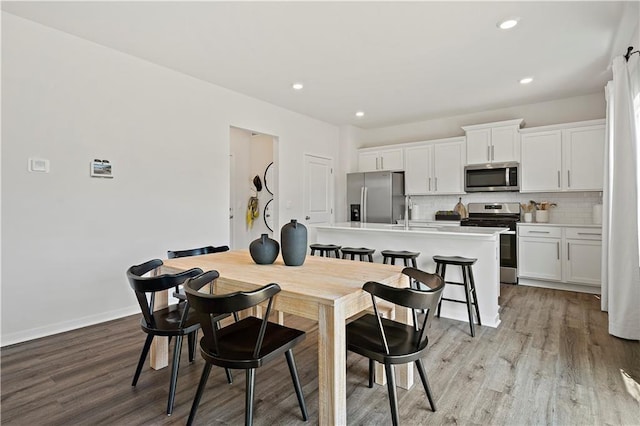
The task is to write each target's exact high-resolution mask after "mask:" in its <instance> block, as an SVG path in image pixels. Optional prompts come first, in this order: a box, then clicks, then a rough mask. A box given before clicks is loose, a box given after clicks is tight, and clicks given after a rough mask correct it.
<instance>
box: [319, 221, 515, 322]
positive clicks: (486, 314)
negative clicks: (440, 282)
mask: <svg viewBox="0 0 640 426" xmlns="http://www.w3.org/2000/svg"><path fill="white" fill-rule="evenodd" d="M311 229H312V231H311V233H310V235H311V240H310V242H317V243H321V244H335V245H338V246H341V247H367V248H370V249H373V250H375V252H374V254H373V261H374V262H382V256H381V252H382V250H408V251H413V252H417V253H419V255H418V258H417V267H418V269H421V270H423V271H425V272H432V273H433V272H434V271H435V269H436V268H435V267H436V265H435V263H434V261H433V256H435V255H440V256H463V257H469V258H474V259H477V261H476V263H475V264H474V265H473V275H474V277H475V283H476V295H477V298H478V306H479V308H480V316H481V318H482V325H483V326H489V327H497V326H498V325H499V324H500V313H499V310H500V306H499V304H498V296H499V295H500V235H501V234H502V233H505V232H509V230H508V229H507V228H482V227H472V226H450V225H442V226H438V224H437V223H435V224H434V223H424V224H423V223H415V222H414V223H410V226H408V227H407V228H405V226H404V225H403V224H393V225H392V224H382V223H360V222H341V223H336V224H333V225H311ZM349 262H351V260H349ZM462 278H463V277H462V274H461V271H460V268H459V267H449V268H447V277H446V279H447V281H449V282H461V281H462ZM443 297H447V298H452V299H458V300H464V288H463V287H462V286H456V285H447V286H445V289H444V295H443ZM441 315H442V316H443V317H446V318H452V319H456V320H460V321H464V322H467V321H468V318H467V317H468V313H467V309H466V306H465V304H464V303H455V302H448V301H445V302H444V303H442V311H441Z"/></svg>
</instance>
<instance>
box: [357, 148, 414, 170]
mask: <svg viewBox="0 0 640 426" xmlns="http://www.w3.org/2000/svg"><path fill="white" fill-rule="evenodd" d="M403 169H404V157H403V149H402V148H384V149H381V148H365V149H361V150H359V151H358V171H359V172H375V171H380V170H403Z"/></svg>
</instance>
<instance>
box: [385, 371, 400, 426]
mask: <svg viewBox="0 0 640 426" xmlns="http://www.w3.org/2000/svg"><path fill="white" fill-rule="evenodd" d="M384 369H385V372H386V373H387V389H388V390H389V405H391V421H392V422H393V426H398V396H397V395H396V377H395V374H394V373H393V365H391V364H385V365H384Z"/></svg>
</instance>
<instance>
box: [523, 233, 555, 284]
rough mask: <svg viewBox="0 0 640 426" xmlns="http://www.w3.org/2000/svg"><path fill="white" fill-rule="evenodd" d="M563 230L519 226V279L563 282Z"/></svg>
mask: <svg viewBox="0 0 640 426" xmlns="http://www.w3.org/2000/svg"><path fill="white" fill-rule="evenodd" d="M561 236H562V229H561V228H553V227H541V226H522V225H520V226H518V277H519V278H525V277H526V278H537V279H542V280H551V281H561V280H562V259H561V254H560V250H561V244H562V238H561Z"/></svg>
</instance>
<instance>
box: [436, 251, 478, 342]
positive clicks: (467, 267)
mask: <svg viewBox="0 0 640 426" xmlns="http://www.w3.org/2000/svg"><path fill="white" fill-rule="evenodd" d="M477 260H478V259H473V258H469V257H461V256H433V261H434V262H435V263H436V274H438V275H440V276H441V277H442V279H443V280H444V279H445V278H444V276H445V273H446V271H447V265H456V266H460V267H461V268H462V281H463V282H461V283H458V282H452V281H446V280H445V283H446V284H454V285H461V286H463V287H464V290H465V291H464V295H465V300H458V299H448V298H446V297H442V298H440V303H438V312H437V316H438V318H439V317H440V307H441V305H442V301H443V300H446V301H449V302H457V303H466V304H467V312H468V313H469V328H471V337H474V336H475V335H476V333H475V329H474V321H473V312H472V310H471V305H473V306H474V308H475V311H476V317H477V318H478V325H482V322H481V321H480V310H479V309H478V298H477V297H476V284H475V282H474V280H473V271H472V269H471V265H473V264H474V263H476V261H477Z"/></svg>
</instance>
